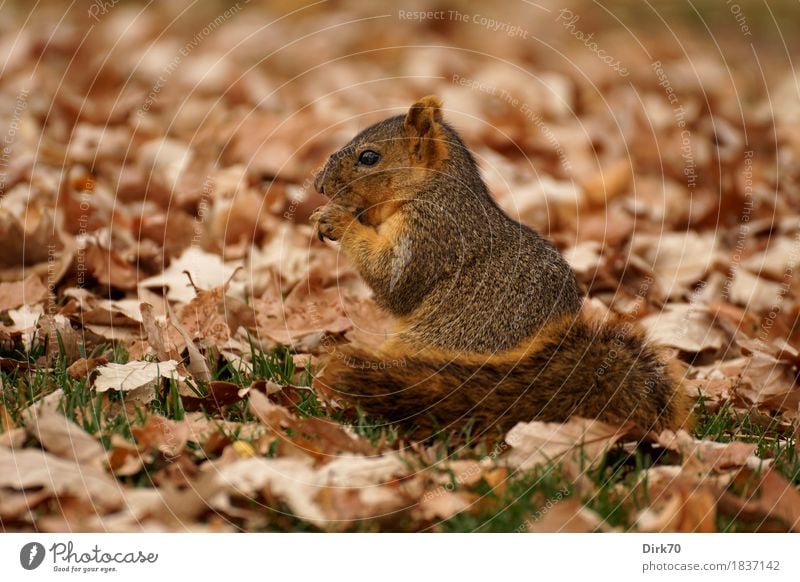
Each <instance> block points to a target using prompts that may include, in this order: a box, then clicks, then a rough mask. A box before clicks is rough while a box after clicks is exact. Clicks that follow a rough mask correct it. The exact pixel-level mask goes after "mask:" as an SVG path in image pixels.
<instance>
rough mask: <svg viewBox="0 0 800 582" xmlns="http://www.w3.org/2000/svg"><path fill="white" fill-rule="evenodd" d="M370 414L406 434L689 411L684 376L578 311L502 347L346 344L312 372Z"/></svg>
mask: <svg viewBox="0 0 800 582" xmlns="http://www.w3.org/2000/svg"><path fill="white" fill-rule="evenodd" d="M317 381H318V382H319V383H320V384H321V385H322V387H323V388H324V389H327V390H329V391H333V393H334V394H338V395H339V396H341V397H343V398H345V399H346V400H349V401H351V402H354V403H357V404H359V405H360V406H361V407H362V408H363V410H364V411H365V412H367V413H369V414H371V415H375V416H380V417H383V418H385V419H387V420H389V421H391V422H395V423H400V424H403V425H405V426H416V427H417V428H418V429H419V432H418V433H412V437H416V436H429V435H430V434H433V433H434V432H436V431H439V430H441V431H445V432H447V431H452V430H459V429H461V428H463V427H464V426H466V425H467V423H468V422H472V423H473V425H472V430H471V433H472V435H481V434H495V435H497V434H503V433H504V432H505V431H507V430H509V429H510V428H511V427H513V426H514V424H516V423H517V422H520V421H526V422H527V421H531V420H543V421H551V422H558V421H565V420H567V419H568V418H569V417H570V416H573V415H577V416H582V417H586V418H597V419H600V420H604V421H607V422H611V423H617V424H622V423H625V422H628V421H632V422H634V423H636V424H637V425H638V426H639V427H640V428H642V429H644V430H656V431H659V430H662V429H666V428H669V429H676V428H678V427H680V426H683V425H684V424H685V423H686V422H687V420H688V418H689V411H690V398H689V396H688V395H687V394H686V393H685V392H684V391H683V390H682V388H681V385H680V374H679V373H678V372H677V371H676V370H675V369H673V368H672V366H671V365H670V364H667V363H665V362H664V361H663V358H662V357H661V355H660V354H659V352H658V350H657V349H656V348H654V347H653V346H651V345H649V344H648V343H646V341H645V339H644V336H643V334H642V332H641V331H639V330H638V329H637V328H635V327H634V326H632V325H631V324H627V323H621V322H603V323H594V322H590V321H588V320H587V319H586V318H585V317H583V316H578V317H577V318H575V317H570V318H568V319H565V320H562V321H559V322H557V323H553V324H549V325H547V326H546V327H545V328H543V329H542V330H540V331H539V332H538V333H537V335H536V336H535V337H534V338H532V339H531V340H530V341H529V345H525V346H522V347H520V348H518V349H516V350H513V351H510V352H505V353H502V354H499V355H486V356H479V355H475V354H459V353H456V352H447V351H443V350H436V349H430V350H423V351H417V352H414V351H413V350H411V348H408V349H407V350H406V349H405V348H398V347H393V348H389V349H388V350H387V351H385V352H383V353H381V352H367V351H364V350H361V349H358V348H354V347H352V346H344V347H342V348H340V349H339V350H338V351H337V352H336V353H334V354H333V356H332V357H331V359H330V360H329V362H328V364H327V365H326V367H325V369H324V370H323V373H322V375H321V376H320V377H319V378H318V380H317Z"/></svg>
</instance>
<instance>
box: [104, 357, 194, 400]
mask: <svg viewBox="0 0 800 582" xmlns="http://www.w3.org/2000/svg"><path fill="white" fill-rule="evenodd" d="M177 368H178V362H176V361H175V360H167V361H165V362H142V361H134V362H128V363H127V364H115V363H110V364H106V365H105V366H101V367H99V368H97V377H96V378H95V380H94V389H95V390H96V391H97V392H105V391H107V390H119V391H121V392H129V391H131V390H136V389H137V388H141V387H143V386H147V385H149V384H152V383H154V382H156V381H157V380H159V379H161V378H168V379H170V378H171V379H174V380H184V379H185V378H184V377H183V376H181V375H180V374H178V373H177Z"/></svg>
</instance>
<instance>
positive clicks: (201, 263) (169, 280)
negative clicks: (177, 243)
mask: <svg viewBox="0 0 800 582" xmlns="http://www.w3.org/2000/svg"><path fill="white" fill-rule="evenodd" d="M240 266H241V262H240V261H230V262H227V263H226V262H223V261H222V258H221V257H220V256H219V255H212V254H211V253H206V252H203V251H201V250H200V249H198V248H195V247H189V248H188V249H186V251H184V253H183V254H182V255H181V256H180V258H178V259H173V260H172V262H171V263H170V264H169V267H168V268H167V269H165V270H164V272H163V273H161V274H160V275H156V276H154V277H149V278H147V279H145V280H144V281H141V282H140V283H139V285H140V286H142V287H147V288H153V287H155V288H163V287H166V288H168V291H167V298H168V299H169V300H170V301H176V302H178V303H188V302H189V301H191V300H192V299H194V298H195V296H196V293H195V290H194V287H192V284H191V282H190V281H189V277H187V276H186V272H188V273H189V274H190V275H191V280H192V281H193V282H194V284H195V285H197V287H198V288H199V289H211V288H214V287H219V286H222V285H225V284H226V283H227V282H228V281H229V280H230V278H231V276H232V275H233V274H234V273H235V272H236V270H237V269H238V268H239V267H240Z"/></svg>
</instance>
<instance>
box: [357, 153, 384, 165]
mask: <svg viewBox="0 0 800 582" xmlns="http://www.w3.org/2000/svg"><path fill="white" fill-rule="evenodd" d="M380 159H381V156H380V154H379V153H378V152H375V151H372V150H364V151H363V152H361V155H360V156H358V163H359V164H363V165H365V166H374V165H375V164H377V163H378V161H379V160H380Z"/></svg>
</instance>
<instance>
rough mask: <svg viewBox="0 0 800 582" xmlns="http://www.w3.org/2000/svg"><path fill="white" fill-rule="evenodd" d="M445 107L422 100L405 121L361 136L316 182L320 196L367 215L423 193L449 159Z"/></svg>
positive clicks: (391, 120)
mask: <svg viewBox="0 0 800 582" xmlns="http://www.w3.org/2000/svg"><path fill="white" fill-rule="evenodd" d="M441 105H442V103H441V100H440V99H439V98H438V97H435V96H432V95H431V96H428V97H423V98H422V99H420V100H419V101H417V102H416V103H414V105H412V106H411V108H410V109H409V110H408V113H406V114H405V115H398V116H396V117H390V118H389V119H385V120H383V121H381V122H378V123H376V124H375V125H372V126H370V127H368V128H367V129H365V130H364V131H362V132H361V133H359V134H358V135H357V136H356V137H354V138H353V139H352V141H350V143H348V144H347V145H346V146H344V147H343V148H342V149H340V150H339V151H337V152H335V153H334V154H333V155H331V157H330V159H328V162H327V163H326V164H325V167H324V168H323V169H322V171H321V172H320V173H319V174H318V175H317V177H316V180H315V181H314V187H315V188H316V189H317V192H320V193H322V194H325V195H326V196H328V197H329V198H331V199H335V200H337V201H341V202H342V203H345V204H350V205H353V206H354V207H360V208H361V209H368V208H370V207H373V206H375V205H380V204H385V203H392V202H398V199H399V198H403V197H405V198H407V197H408V196H409V195H410V193H412V192H418V191H420V190H422V189H423V188H424V182H425V180H429V179H431V177H432V174H433V173H436V172H440V171H442V168H443V166H444V163H445V162H446V161H447V158H448V155H449V149H450V148H449V141H450V140H448V134H449V131H448V130H447V128H446V126H445V125H444V123H443V121H442V112H441Z"/></svg>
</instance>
